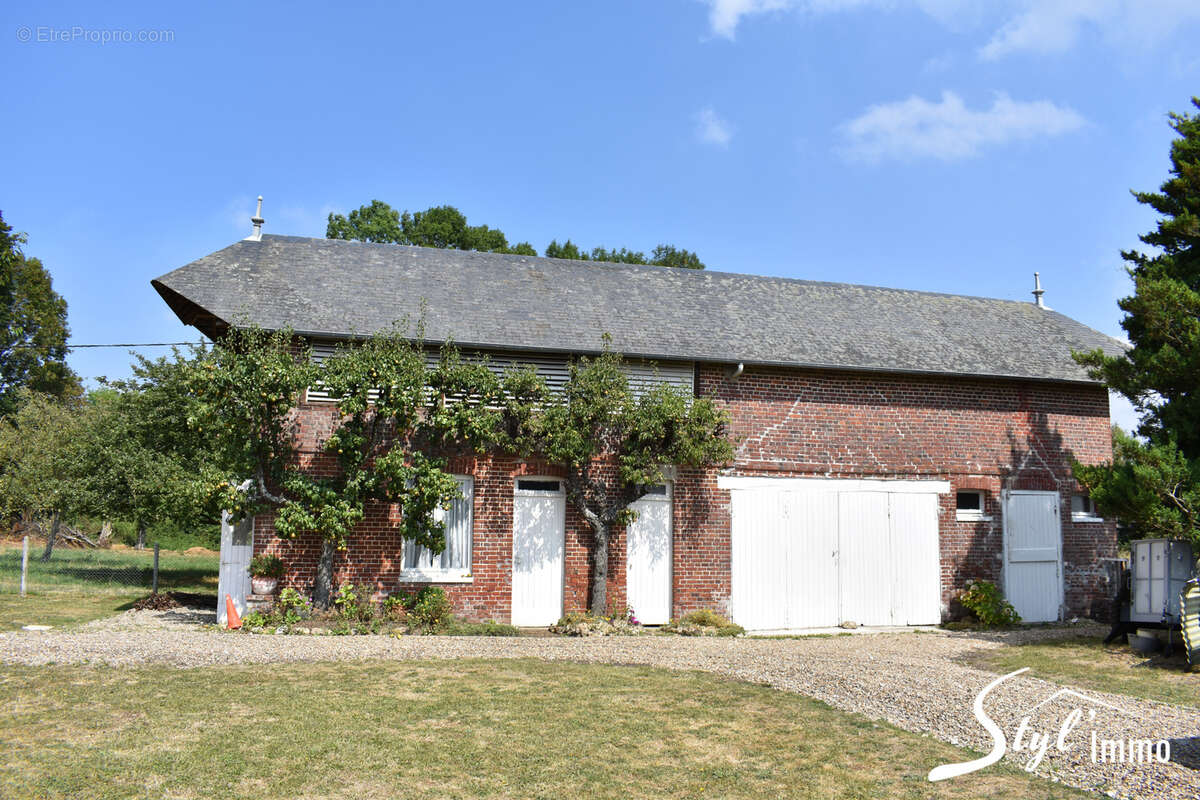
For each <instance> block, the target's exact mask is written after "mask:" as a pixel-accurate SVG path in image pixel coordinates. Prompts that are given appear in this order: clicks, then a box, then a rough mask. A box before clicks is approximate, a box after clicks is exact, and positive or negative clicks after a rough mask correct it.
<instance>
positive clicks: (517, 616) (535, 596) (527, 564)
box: [512, 478, 567, 626]
mask: <svg viewBox="0 0 1200 800" xmlns="http://www.w3.org/2000/svg"><path fill="white" fill-rule="evenodd" d="M566 512H567V499H566V495H564V493H563V488H562V482H561V481H559V480H557V479H555V478H518V479H517V487H516V496H515V497H514V498H513V561H512V624H513V625H523V626H541V625H553V624H554V623H555V622H558V620H559V618H560V617H561V616H562V605H563V562H564V559H563V544H564V535H565V526H566Z"/></svg>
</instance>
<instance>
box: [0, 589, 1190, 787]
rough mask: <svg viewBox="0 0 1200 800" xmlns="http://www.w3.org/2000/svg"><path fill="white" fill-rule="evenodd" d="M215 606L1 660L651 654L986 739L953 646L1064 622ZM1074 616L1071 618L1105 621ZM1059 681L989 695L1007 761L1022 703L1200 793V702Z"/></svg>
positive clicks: (964, 648)
mask: <svg viewBox="0 0 1200 800" xmlns="http://www.w3.org/2000/svg"><path fill="white" fill-rule="evenodd" d="M212 616H213V615H211V614H208V615H205V614H200V613H196V614H192V613H189V612H187V611H186V610H176V611H166V612H128V613H126V614H123V615H121V616H119V617H113V618H111V619H108V620H99V621H97V622H94V623H91V624H89V625H85V626H83V627H81V628H77V629H75V630H73V631H51V632H45V633H31V632H19V633H10V634H0V661H2V662H4V663H8V664H46V663H51V662H53V663H56V664H79V663H105V664H112V665H132V664H145V663H154V664H169V665H173V666H178V667H198V666H207V665H218V664H248V663H265V662H283V661H328V660H357V659H375V658H383V659H397V660H403V659H424V658H541V659H546V660H550V661H556V660H563V661H578V662H593V663H608V664H645V665H649V666H655V667H665V668H667V669H696V670H704V671H708V672H713V673H716V674H719V675H726V676H729V677H731V678H737V679H740V680H746V681H752V682H755V683H763V684H767V685H770V686H773V687H776V688H778V689H783V690H786V691H793V692H799V693H800V694H804V695H808V696H810V697H815V698H817V699H819V700H823V701H825V702H826V703H828V704H830V705H831V706H834V707H835V708H840V709H844V710H847V711H854V712H858V713H861V714H864V715H866V716H868V717H871V718H874V719H883V720H887V721H888V722H891V723H893V724H895V725H897V726H899V727H901V728H905V729H907V730H910V731H915V732H918V733H927V734H932V735H933V736H936V737H937V738H939V739H942V740H945V741H947V742H950V743H952V744H957V745H963V746H966V747H970V748H972V749H975V750H978V751H981V752H987V751H988V750H990V749H991V747H992V740H991V738H990V737H989V736H988V734H987V733H986V732H985V731H984V730H983V729H982V728H981V726H980V724H979V723H978V722H977V721H976V720H975V718H974V717H973V715H972V713H971V706H972V703H973V702H974V698H975V695H976V694H977V693H978V692H979V691H980V690H981V689H982V688H983V687H985V686H986V685H987V684H988V683H990V682H991V681H993V680H995V678H996V676H995V675H993V674H991V673H987V672H984V671H982V670H979V669H976V668H974V667H970V666H967V665H965V664H963V663H960V662H959V661H958V659H959V657H961V656H963V655H965V654H967V653H969V652H972V651H975V650H979V649H981V648H996V647H1003V646H1004V641H1006V640H1008V641H1012V640H1016V639H1026V640H1027V639H1029V638H1031V637H1048V636H1058V635H1062V631H1061V629H1060V630H1053V629H1050V630H1046V629H1042V630H1034V631H1028V632H1021V633H1018V634H1012V635H1006V636H985V635H973V634H954V633H943V632H938V633H915V634H914V633H907V634H872V635H860V636H841V637H834V638H807V639H778V640H764V639H707V638H705V639H701V638H684V637H669V636H641V637H610V638H590V639H568V638H559V637H550V638H534V637H524V638H487V637H473V638H466V637H461V638H460V637H441V636H431V637H404V638H391V637H384V636H352V637H351V636H347V637H333V636H249V635H235V634H226V633H221V632H218V631H214V630H203V629H200V628H199V626H198V625H197V624H196V623H197V622H198V621H206V620H207V621H211V620H212ZM1081 627H1082V626H1077V627H1076V628H1074V629H1070V631H1069V632H1070V633H1075V632H1090V633H1095V632H1097V631H1100V630H1101V629H1099V628H1098V627H1097V628H1094V629H1091V628H1087V627H1082V630H1081ZM1061 688H1062V687H1060V686H1058V685H1055V684H1051V683H1048V682H1046V681H1042V680H1039V679H1037V678H1032V677H1029V675H1028V673H1026V674H1024V675H1020V676H1017V677H1014V678H1011V679H1009V680H1006V681H1005V682H1004V683H1002V684H1001V685H1000V686H998V687H997V688H996V689H994V690H993V691H992V692H991V693H990V694H989V695H988V699H987V702H986V703H985V711H986V712H987V714H988V716H989V717H991V718H992V719H994V720H996V722H997V723H998V724H999V725H1000V726H1001V728H1002V729H1003V731H1004V733H1005V735H1006V736H1007V737H1008V740H1009V744H1010V748H1009V754H1008V756H1007V757H1008V758H1009V759H1012V760H1013V761H1014V763H1020V764H1024V763H1025V762H1026V761H1027V760H1028V758H1029V757H1030V753H1029V752H1021V753H1014V752H1013V751H1012V747H1011V744H1012V742H1013V739H1014V733H1015V731H1016V730H1017V726H1018V724H1019V722H1020V720H1021V718H1022V717H1023V716H1025V715H1029V716H1030V720H1031V721H1030V729H1031V730H1035V731H1049V732H1050V736H1051V743H1050V746H1049V748H1048V750H1047V752H1046V756H1045V760H1044V761H1043V762H1042V763H1041V765H1040V766H1039V767H1038V769H1037V772H1038V773H1039V774H1042V775H1047V776H1051V777H1052V778H1053V779H1055V780H1061V781H1063V782H1064V783H1068V784H1071V785H1073V786H1077V787H1080V788H1085V789H1092V790H1096V791H1100V792H1103V793H1106V794H1109V795H1110V796H1115V797H1135V798H1160V797H1161V798H1180V800H1182V798H1188V800H1193V799H1194V798H1197V797H1200V714H1198V713H1197V712H1196V711H1194V710H1189V709H1185V708H1182V707H1179V706H1173V705H1168V704H1165V703H1157V702H1153V701H1148V700H1136V699H1133V698H1129V697H1125V696H1121V695H1109V694H1104V693H1099V692H1087V696H1088V698H1091V700H1088V699H1080V698H1078V697H1071V696H1059V697H1057V698H1055V699H1052V700H1050V701H1049V702H1045V703H1043V701H1046V700H1047V699H1048V698H1050V697H1051V695H1052V694H1054V693H1055V692H1056V691H1058V690H1060V689H1061ZM1094 701H1101V702H1100V703H1097V702H1094ZM1039 704H1041V705H1039ZM1104 704H1107V705H1104ZM1035 706H1037V708H1035ZM1075 708H1082V709H1083V713H1084V715H1085V716H1084V719H1083V720H1082V722H1081V724H1080V725H1079V727H1078V729H1077V730H1076V731H1075V732H1074V733H1073V734H1072V736H1071V737H1069V739H1068V743H1074V747H1073V748H1071V749H1070V750H1068V751H1067V752H1065V753H1063V752H1059V751H1058V750H1057V749H1056V747H1055V746H1054V740H1055V738H1056V737H1057V736H1058V731H1059V729H1060V727H1061V724H1062V720H1063V719H1064V717H1065V716H1066V715H1067V714H1068V713H1069V712H1070V711H1071V710H1072V709H1075ZM1092 711H1094V712H1095V717H1094V718H1093V717H1092V716H1091V712H1092ZM1093 729H1094V730H1096V731H1097V735H1098V736H1099V737H1100V738H1104V739H1123V740H1128V739H1153V740H1158V739H1166V740H1169V741H1170V742H1171V761H1170V762H1169V763H1166V764H1160V763H1157V762H1155V763H1152V764H1130V763H1124V764H1121V763H1117V764H1113V763H1107V764H1105V763H1099V764H1097V763H1092V759H1091V755H1090V742H1089V738H1090V733H1091V731H1092V730H1093ZM931 766H933V765H931ZM959 780H964V779H961V778H960V779H959Z"/></svg>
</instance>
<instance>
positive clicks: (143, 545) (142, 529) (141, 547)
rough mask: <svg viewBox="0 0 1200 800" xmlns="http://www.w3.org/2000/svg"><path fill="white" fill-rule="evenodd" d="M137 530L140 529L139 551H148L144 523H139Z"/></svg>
mask: <svg viewBox="0 0 1200 800" xmlns="http://www.w3.org/2000/svg"><path fill="white" fill-rule="evenodd" d="M137 529H138V538H137V549H138V550H145V549H146V526H145V525H144V524H143V523H141V522H139V523H138V526H137Z"/></svg>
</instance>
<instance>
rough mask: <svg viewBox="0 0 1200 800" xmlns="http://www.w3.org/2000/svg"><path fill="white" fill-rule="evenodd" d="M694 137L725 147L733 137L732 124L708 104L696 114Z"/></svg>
mask: <svg viewBox="0 0 1200 800" xmlns="http://www.w3.org/2000/svg"><path fill="white" fill-rule="evenodd" d="M696 138H697V139H699V140H700V141H702V142H704V143H705V144H715V145H717V146H718V147H727V146H728V145H729V140H730V139H732V138H733V126H732V125H730V124H729V122H727V121H726V120H724V119H722V118H721V117H720V115H718V114H717V112H716V111H713V110H712V107H711V106H710V107H708V108H704V109H701V110H700V112H699V113H698V114H696Z"/></svg>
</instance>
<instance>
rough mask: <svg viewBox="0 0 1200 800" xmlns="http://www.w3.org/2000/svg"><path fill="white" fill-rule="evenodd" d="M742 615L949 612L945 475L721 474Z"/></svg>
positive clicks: (795, 621) (886, 619)
mask: <svg viewBox="0 0 1200 800" xmlns="http://www.w3.org/2000/svg"><path fill="white" fill-rule="evenodd" d="M718 485H719V486H720V487H721V488H726V489H730V498H731V513H732V517H733V520H732V522H733V531H732V536H733V542H732V548H733V552H732V571H733V572H732V576H731V577H732V587H731V588H732V596H731V598H730V611H731V615H732V616H733V619H734V620H735V621H736V622H737V623H738V624H740V625H742V626H743V627H746V628H748V629H750V630H782V629H789V628H816V627H825V626H831V625H838V624H840V623H842V622H845V621H853V622H857V623H858V624H859V625H923V624H934V623H937V622H939V621H940V620H941V569H940V558H939V548H938V518H937V495H938V494H939V493H942V492H948V491H949V490H950V486H949V484H948V483H946V482H944V481H866V480H864V481H856V480H827V479H806V478H793V479H779V478H744V477H725V478H721V479H720V481H719V483H718Z"/></svg>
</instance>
